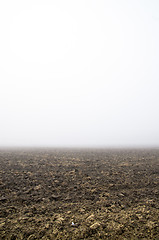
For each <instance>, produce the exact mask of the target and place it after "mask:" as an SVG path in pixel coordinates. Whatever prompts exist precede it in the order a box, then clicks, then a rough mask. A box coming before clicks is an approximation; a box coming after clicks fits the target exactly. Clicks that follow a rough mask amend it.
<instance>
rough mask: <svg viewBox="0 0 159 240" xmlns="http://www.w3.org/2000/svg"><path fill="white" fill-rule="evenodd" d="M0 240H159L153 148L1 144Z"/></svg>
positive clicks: (158, 165) (157, 156)
mask: <svg viewBox="0 0 159 240" xmlns="http://www.w3.org/2000/svg"><path fill="white" fill-rule="evenodd" d="M0 239H8V240H9V239H10V240H15V239H18V240H19V239H27V240H34V239H42V240H44V239H59V240H61V239H69V240H71V239H159V149H147V150H144V149H140V150H135V149H126V150H122V149H116V150H113V149H112V150H111V149H110V150H108V149H107V150H104V149H61V150H60V149H19V150H18V149H17V150H16V149H12V150H11V149H10V150H7V149H3V150H2V149H1V150H0Z"/></svg>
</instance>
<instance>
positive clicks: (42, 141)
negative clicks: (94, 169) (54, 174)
mask: <svg viewBox="0 0 159 240" xmlns="http://www.w3.org/2000/svg"><path fill="white" fill-rule="evenodd" d="M143 145H144V146H156V145H159V1H158V0H120V1H119V0H80V1H77V0H72V1H71V0H67V1H65V0H55V1H54V0H27V1H24V0H19V1H17V0H14V1H12V0H5V1H0V146H143Z"/></svg>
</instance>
